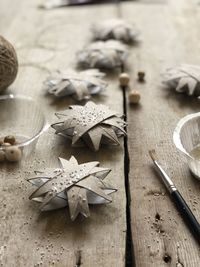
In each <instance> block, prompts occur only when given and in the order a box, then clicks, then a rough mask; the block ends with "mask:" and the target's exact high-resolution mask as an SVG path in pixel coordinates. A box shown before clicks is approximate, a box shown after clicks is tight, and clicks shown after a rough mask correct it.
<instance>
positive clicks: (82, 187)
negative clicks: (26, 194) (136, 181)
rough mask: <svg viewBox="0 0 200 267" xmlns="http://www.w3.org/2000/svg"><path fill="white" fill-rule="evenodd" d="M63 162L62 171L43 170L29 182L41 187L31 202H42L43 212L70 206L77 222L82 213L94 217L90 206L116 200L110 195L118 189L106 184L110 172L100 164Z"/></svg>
mask: <svg viewBox="0 0 200 267" xmlns="http://www.w3.org/2000/svg"><path fill="white" fill-rule="evenodd" d="M59 160H60V163H61V168H59V169H47V170H45V171H39V172H36V176H35V177H33V178H29V179H28V181H29V182H30V183H32V184H34V185H35V186H37V189H36V190H35V191H34V192H33V193H32V194H31V196H30V199H32V200H34V201H37V202H40V203H41V206H40V209H41V210H42V211H46V210H53V209H58V208H63V207H65V206H67V205H68V206H69V210H70V216H71V219H72V220H75V219H76V217H77V216H78V214H79V213H80V214H82V215H83V216H84V217H88V216H89V215H90V212H89V206H88V205H89V204H104V203H109V202H111V201H112V199H111V197H110V194H111V193H113V192H115V191H116V189H114V188H112V187H111V186H109V185H108V184H106V183H105V182H104V181H103V180H104V178H105V177H106V176H107V175H108V173H109V172H110V171H111V170H110V169H108V168H100V167H98V166H99V162H97V161H93V162H87V163H83V164H78V162H77V160H76V159H75V158H74V157H71V158H70V160H65V159H62V158H59Z"/></svg>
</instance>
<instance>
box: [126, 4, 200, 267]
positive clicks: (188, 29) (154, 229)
mask: <svg viewBox="0 0 200 267" xmlns="http://www.w3.org/2000/svg"><path fill="white" fill-rule="evenodd" d="M122 14H123V16H124V17H126V18H127V19H129V20H130V21H133V22H135V23H136V24H137V25H138V27H139V28H140V29H141V35H142V36H141V39H142V42H141V44H140V45H139V46H138V47H135V48H132V49H131V58H130V62H131V64H132V69H131V75H132V88H134V89H138V90H139V91H140V92H141V96H142V98H141V104H140V105H139V106H135V107H130V106H128V145H129V156H130V173H129V181H130V191H131V225H132V236H133V243H134V253H135V260H136V266H142V267H146V266H159V267H161V266H167V265H169V266H178V267H181V266H191V267H192V266H193V267H197V266H199V262H200V254H199V248H198V245H197V243H196V242H195V241H194V239H193V237H192V236H191V234H190V232H189V231H188V229H187V228H186V226H185V224H184V223H183V221H182V219H181V218H180V216H179V215H178V213H177V211H176V209H175V208H174V206H173V204H172V202H171V200H170V198H169V195H168V194H167V192H166V189H165V188H164V186H163V184H162V183H161V181H160V179H159V177H158V176H157V175H156V173H155V172H154V171H153V169H152V163H151V160H150V158H149V155H148V150H149V149H152V148H156V150H157V154H158V156H159V158H160V161H161V162H162V164H163V167H164V168H165V169H166V170H167V172H168V174H169V175H170V176H171V177H172V178H173V180H174V182H175V183H176V185H177V187H178V188H179V189H180V191H181V192H182V194H183V196H184V198H185V199H186V201H187V202H188V204H189V205H190V207H191V209H192V210H193V212H194V214H195V215H196V217H197V219H198V220H200V209H199V200H200V196H199V194H200V184H199V182H198V181H197V180H195V179H194V178H193V177H192V176H191V174H190V173H189V170H188V168H187V164H186V162H185V159H184V158H183V157H182V156H181V155H180V154H179V153H178V151H177V150H176V148H175V147H174V145H173V141H172V133H173V130H174V128H175V126H176V123H177V122H178V120H179V119H180V118H181V117H183V116H184V115H186V114H188V113H193V112H197V111H199V101H198V100H196V99H193V98H188V97H186V96H184V95H179V94H176V93H173V92H171V91H166V90H164V89H163V88H162V85H161V77H160V73H161V72H162V71H163V70H165V68H167V67H170V66H174V65H176V64H179V63H194V64H199V61H200V54H199V41H198V40H199V38H200V32H199V30H198V26H197V25H198V22H199V9H197V6H196V5H195V4H194V2H192V1H190V2H188V1H171V3H169V4H168V5H157V4H156V5H153V4H152V5H148V6H147V5H143V4H137V5H134V4H133V3H124V4H123V11H122ZM138 70H145V71H146V76H147V77H146V83H144V84H139V83H138V82H137V71H138Z"/></svg>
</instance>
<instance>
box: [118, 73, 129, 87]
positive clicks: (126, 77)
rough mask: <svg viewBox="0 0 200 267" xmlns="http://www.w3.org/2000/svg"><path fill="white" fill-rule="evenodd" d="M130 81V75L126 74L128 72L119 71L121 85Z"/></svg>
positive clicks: (125, 84)
mask: <svg viewBox="0 0 200 267" xmlns="http://www.w3.org/2000/svg"><path fill="white" fill-rule="evenodd" d="M129 81H130V76H129V75H128V73H125V72H123V73H121V74H120V75H119V83H120V85H121V86H127V85H128V84H129Z"/></svg>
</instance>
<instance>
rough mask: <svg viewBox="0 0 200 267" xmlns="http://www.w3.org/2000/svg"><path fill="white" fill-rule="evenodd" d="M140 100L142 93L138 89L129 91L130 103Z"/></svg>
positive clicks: (136, 102)
mask: <svg viewBox="0 0 200 267" xmlns="http://www.w3.org/2000/svg"><path fill="white" fill-rule="evenodd" d="M139 101H140V93H139V92H138V91H136V90H133V91H131V92H130V93H129V103H130V104H138V103H139Z"/></svg>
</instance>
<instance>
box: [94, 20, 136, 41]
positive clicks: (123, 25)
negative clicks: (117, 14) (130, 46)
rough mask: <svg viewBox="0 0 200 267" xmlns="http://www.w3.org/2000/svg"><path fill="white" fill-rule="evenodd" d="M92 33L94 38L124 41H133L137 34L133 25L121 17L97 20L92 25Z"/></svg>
mask: <svg viewBox="0 0 200 267" xmlns="http://www.w3.org/2000/svg"><path fill="white" fill-rule="evenodd" d="M92 33H93V37H94V39H96V40H102V41H105V40H109V39H115V40H119V41H122V42H125V43H133V42H134V41H136V39H137V36H138V34H139V32H138V30H136V29H135V28H134V27H133V25H131V24H129V23H128V22H126V21H124V20H121V19H109V20H105V21H103V22H97V23H96V24H94V25H93V26H92Z"/></svg>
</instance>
